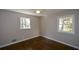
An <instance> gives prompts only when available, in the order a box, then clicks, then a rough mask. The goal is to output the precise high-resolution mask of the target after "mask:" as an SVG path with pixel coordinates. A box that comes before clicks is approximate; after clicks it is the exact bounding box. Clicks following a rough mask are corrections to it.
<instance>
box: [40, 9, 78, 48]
mask: <svg viewBox="0 0 79 59" xmlns="http://www.w3.org/2000/svg"><path fill="white" fill-rule="evenodd" d="M72 14H74V15H75V34H69V33H61V32H58V31H57V30H58V29H57V24H58V23H57V18H58V16H63V15H72ZM41 26H42V27H41V28H42V30H41V35H42V36H46V37H49V38H52V39H55V40H58V41H61V42H65V43H67V44H70V45H73V46H77V47H79V10H67V11H62V12H57V13H52V14H48V15H47V16H45V17H42V21H41Z"/></svg>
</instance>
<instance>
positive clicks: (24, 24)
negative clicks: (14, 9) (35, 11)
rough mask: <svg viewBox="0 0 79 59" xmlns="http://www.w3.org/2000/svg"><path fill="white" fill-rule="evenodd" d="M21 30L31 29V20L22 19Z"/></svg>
mask: <svg viewBox="0 0 79 59" xmlns="http://www.w3.org/2000/svg"><path fill="white" fill-rule="evenodd" d="M20 29H30V18H24V17H21V18H20Z"/></svg>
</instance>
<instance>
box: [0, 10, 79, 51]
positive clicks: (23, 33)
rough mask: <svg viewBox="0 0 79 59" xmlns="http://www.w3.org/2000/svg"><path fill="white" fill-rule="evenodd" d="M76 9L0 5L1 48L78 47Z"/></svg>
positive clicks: (49, 48)
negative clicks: (3, 6)
mask: <svg viewBox="0 0 79 59" xmlns="http://www.w3.org/2000/svg"><path fill="white" fill-rule="evenodd" d="M78 26H79V10H78V9H0V49H1V50H78V49H79V27H78Z"/></svg>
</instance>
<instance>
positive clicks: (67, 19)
mask: <svg viewBox="0 0 79 59" xmlns="http://www.w3.org/2000/svg"><path fill="white" fill-rule="evenodd" d="M59 31H62V32H73V17H72V16H64V17H60V18H59Z"/></svg>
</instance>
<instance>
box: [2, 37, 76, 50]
mask: <svg viewBox="0 0 79 59" xmlns="http://www.w3.org/2000/svg"><path fill="white" fill-rule="evenodd" d="M1 50H77V49H76V48H73V47H70V46H67V45H64V44H61V43H58V42H55V41H52V40H49V39H47V38H44V37H36V38H33V39H30V40H26V41H23V42H20V43H16V44H13V45H10V46H7V47H4V48H1Z"/></svg>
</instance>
